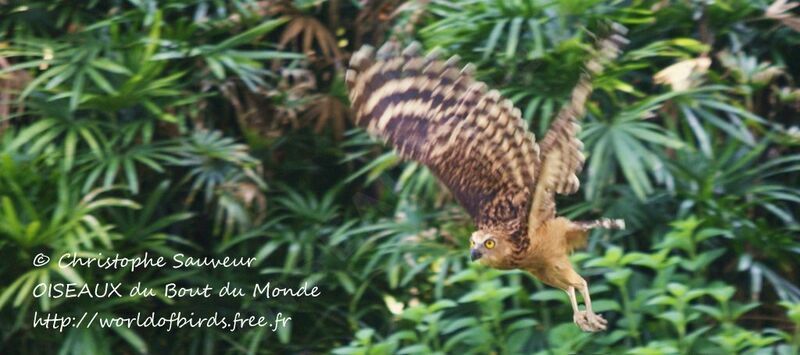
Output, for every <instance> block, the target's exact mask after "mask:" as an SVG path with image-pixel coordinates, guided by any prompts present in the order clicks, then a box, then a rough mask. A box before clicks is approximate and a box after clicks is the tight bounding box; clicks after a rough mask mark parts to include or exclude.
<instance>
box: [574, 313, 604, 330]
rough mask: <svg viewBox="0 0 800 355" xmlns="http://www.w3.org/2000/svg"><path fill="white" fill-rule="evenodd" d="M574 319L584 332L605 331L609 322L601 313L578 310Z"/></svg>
mask: <svg viewBox="0 0 800 355" xmlns="http://www.w3.org/2000/svg"><path fill="white" fill-rule="evenodd" d="M572 319H573V320H574V321H575V324H576V325H578V327H579V328H581V330H583V331H584V332H599V331H603V330H606V325H607V324H608V321H606V320H605V319H604V318H603V317H602V316H601V315H599V314H596V313H593V312H587V311H578V312H576V313H575V314H574V315H573V317H572Z"/></svg>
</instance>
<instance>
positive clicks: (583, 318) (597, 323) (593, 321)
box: [566, 278, 608, 332]
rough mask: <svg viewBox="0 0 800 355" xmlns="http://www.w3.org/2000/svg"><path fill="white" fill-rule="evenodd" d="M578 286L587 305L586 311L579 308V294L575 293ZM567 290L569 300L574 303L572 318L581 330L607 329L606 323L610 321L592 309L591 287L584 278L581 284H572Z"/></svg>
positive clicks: (597, 330) (595, 330) (596, 330)
mask: <svg viewBox="0 0 800 355" xmlns="http://www.w3.org/2000/svg"><path fill="white" fill-rule="evenodd" d="M576 288H577V289H578V290H579V291H580V293H581V296H582V297H583V303H584V304H585V305H586V310H584V311H581V310H580V309H578V300H577V296H576V295H575V289H576ZM566 291H567V295H568V296H569V301H570V303H571V304H572V311H573V315H572V320H573V321H575V324H577V325H578V327H580V328H581V330H583V331H585V332H599V331H601V330H606V324H608V321H606V320H605V319H604V318H603V317H602V316H600V315H599V314H596V313H594V312H593V311H592V299H591V298H590V297H589V287H588V285H587V284H586V281H585V280H583V278H581V283H580V284H579V286H577V287H576V286H570V287H568V288H567V290H566Z"/></svg>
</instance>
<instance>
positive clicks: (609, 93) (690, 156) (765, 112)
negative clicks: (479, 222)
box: [0, 0, 800, 354]
mask: <svg viewBox="0 0 800 355" xmlns="http://www.w3.org/2000/svg"><path fill="white" fill-rule="evenodd" d="M378 3H380V4H381V5H380V6H378V5H377V4H378ZM770 5H771V4H770V3H768V2H766V1H746V0H724V1H713V2H706V1H660V0H659V1H657V0H649V1H633V2H620V1H600V0H593V1H578V0H570V1H539V0H492V1H472V0H470V1H458V2H451V1H439V0H433V1H413V2H408V3H406V4H405V5H402V6H401V4H400V3H399V2H398V3H395V2H386V3H384V2H340V1H326V0H322V1H266V2H263V1H261V2H253V1H239V0H234V1H228V2H221V1H214V2H207V1H196V0H168V1H160V2H151V1H128V2H124V1H89V2H76V3H73V2H55V3H53V2H50V1H27V2H26V3H25V4H24V5H22V4H11V3H9V4H6V3H2V4H0V17H1V18H2V19H3V21H0V90H2V92H0V258H3V260H5V261H6V262H4V263H3V264H2V266H0V320H2V322H0V333H1V335H2V337H0V352H8V351H16V352H22V353H56V352H58V353H64V354H68V353H75V354H81V353H97V354H101V353H118V352H123V353H174V352H178V353H294V352H310V353H323V352H333V353H335V354H418V353H425V354H427V353H439V354H450V353H465V354H484V353H502V354H519V353H527V354H551V353H553V354H562V353H628V354H698V353H700V354H717V353H720V354H722V353H724V354H727V353H746V354H795V353H798V352H799V351H800V288H798V286H797V285H798V284H800V276H798V274H797V270H800V263H798V262H797V260H798V254H800V239H798V235H799V234H800V224H798V214H797V212H796V211H798V210H800V206H798V205H800V174H799V173H798V171H800V150H798V147H800V137H799V136H798V129H797V127H796V126H797V124H798V122H797V120H796V117H798V114H800V105H799V104H800V89H798V88H797V87H796V85H797V80H798V79H797V78H798V77H800V66H798V63H800V53H799V52H798V51H797V50H796V48H798V45H800V34H798V33H797V32H796V31H794V30H793V29H792V28H791V27H789V26H790V25H786V23H789V24H791V22H787V21H789V20H787V17H786V16H788V18H789V19H790V20H791V19H796V18H797V15H795V13H793V12H792V11H794V10H792V9H789V10H788V13H784V14H783V15H786V16H784V17H776V16H774V15H770V14H766V13H765V11H767V8H768V7H769V6H770ZM610 21H615V22H619V23H622V24H624V25H626V26H627V27H628V28H629V29H630V32H629V34H628V37H629V39H630V40H631V42H630V44H629V45H628V46H627V47H626V48H625V50H624V53H623V55H622V57H621V58H620V59H619V60H618V61H617V62H615V63H613V64H612V65H611V66H610V67H609V68H607V70H605V71H604V73H603V74H602V75H601V76H600V77H598V78H595V79H594V86H595V88H596V92H595V94H594V95H593V96H592V98H591V100H590V104H589V107H588V109H587V111H588V114H587V117H585V118H584V121H583V132H582V133H581V134H582V136H581V138H582V139H583V141H584V143H585V151H586V153H587V157H588V161H587V166H586V168H585V169H584V172H583V173H582V176H581V181H582V189H583V191H582V193H580V194H577V195H575V196H570V197H567V198H564V199H562V200H561V201H559V206H560V209H559V212H560V213H561V214H564V215H566V216H568V217H571V218H580V219H589V218H594V217H599V216H600V215H603V216H605V217H613V218H624V219H625V220H626V222H627V225H628V229H627V230H625V231H615V232H606V231H597V232H595V234H593V235H592V236H591V238H590V243H589V247H588V249H587V250H586V251H582V252H579V253H577V254H575V255H574V256H573V261H574V262H575V263H576V265H578V266H579V267H580V269H581V273H582V274H583V275H585V276H587V280H588V281H589V285H590V289H591V292H592V295H593V301H594V302H593V304H594V308H595V310H596V311H599V312H600V313H602V314H603V315H604V316H605V317H606V318H607V319H608V320H609V330H608V331H607V332H605V333H597V334H584V333H581V332H580V331H579V329H578V328H577V327H576V326H575V325H573V324H572V316H571V307H570V306H569V302H568V299H567V296H566V294H564V292H562V291H559V290H555V289H552V288H549V287H545V286H543V285H542V284H541V283H540V282H539V281H537V280H535V279H534V278H532V277H531V276H530V275H527V274H525V273H521V272H518V271H498V270H489V269H486V268H483V267H480V266H478V265H474V264H472V263H470V262H469V261H468V257H467V254H466V252H465V251H466V250H467V239H466V237H467V236H468V235H469V233H470V232H471V230H472V228H473V227H472V223H471V221H470V220H469V218H468V217H467V215H466V213H465V212H464V211H463V210H462V209H460V208H459V207H457V205H456V203H455V201H453V199H452V198H451V197H450V196H449V194H448V193H447V191H445V190H444V189H443V188H442V187H441V185H440V184H439V183H438V182H437V181H436V178H435V177H434V176H433V175H432V174H431V173H430V171H428V170H427V169H426V168H425V167H423V166H421V165H419V164H416V163H413V162H401V161H400V159H399V158H398V156H397V155H396V154H394V153H392V152H389V151H388V149H385V148H382V146H381V145H380V144H378V143H376V142H374V141H373V140H371V139H369V138H368V137H367V135H366V134H365V133H364V132H363V131H361V130H351V131H349V132H346V133H344V132H343V131H344V127H345V124H346V118H347V117H348V116H349V115H350V114H351V113H350V112H348V111H347V109H346V107H347V102H346V93H345V92H344V87H343V85H342V83H343V80H342V78H343V70H344V68H345V65H344V64H345V63H346V62H345V61H344V59H346V57H347V55H348V54H349V53H352V52H353V51H354V50H356V49H358V48H359V47H360V46H361V45H362V44H372V45H380V44H381V43H382V42H384V41H385V40H386V39H387V38H388V36H394V37H395V38H396V39H398V40H400V41H409V40H412V39H416V40H420V41H421V42H422V43H423V44H424V46H425V47H426V48H430V49H433V48H435V47H438V48H439V49H440V50H442V51H443V52H445V53H446V54H448V55H450V54H457V55H459V56H461V57H462V58H464V61H471V62H473V63H475V64H476V67H477V69H478V70H477V75H478V76H479V77H480V79H482V80H485V81H487V83H489V84H490V86H493V87H496V88H498V89H502V91H503V93H504V95H506V97H509V98H510V99H512V100H513V101H514V102H515V103H516V105H517V106H518V107H520V109H521V110H522V111H523V115H524V117H525V119H526V120H528V121H529V122H530V123H531V127H532V129H533V130H534V131H535V133H536V135H537V136H538V137H541V135H542V134H543V133H545V132H546V130H547V127H548V126H549V123H550V120H551V119H552V116H553V114H554V113H555V112H557V111H558V109H559V107H560V106H561V105H562V104H563V103H564V102H566V100H567V99H568V97H567V95H568V93H569V91H570V90H571V89H572V87H573V85H574V83H575V82H576V80H577V78H578V76H579V74H580V72H581V70H582V68H581V66H582V64H583V63H585V62H586V61H587V59H588V57H589V55H591V54H590V53H591V51H590V48H591V47H592V44H593V43H594V40H595V37H596V36H597V35H601V34H602V33H604V31H606V28H607V23H608V22H610ZM704 58H705V59H709V60H710V64H709V65H708V66H704V65H703V60H704ZM673 65H675V66H673ZM681 68H683V69H681ZM40 253H41V254H44V255H47V256H50V257H51V258H52V259H57V258H58V257H59V256H60V255H63V254H65V253H74V255H76V256H80V257H82V258H86V259H97V260H101V259H104V258H108V257H111V256H112V255H114V254H119V255H120V256H124V257H133V256H141V255H144V254H145V253H147V254H149V255H151V256H152V255H157V256H164V257H167V258H170V257H171V256H172V255H174V254H175V253H185V254H186V255H196V256H208V257H225V256H229V257H255V258H256V262H255V264H254V267H252V268H250V269H244V270H242V269H225V268H218V269H208V268H189V269H177V270H173V269H166V268H165V269H155V268H153V269H150V268H148V269H145V270H139V271H137V272H130V271H129V270H124V269H123V270H111V271H109V270H101V269H96V268H95V269H92V268H85V267H66V268H59V267H57V266H54V265H53V263H52V262H51V264H50V265H49V266H47V267H38V268H37V267H33V266H32V265H31V261H32V260H33V258H34V257H35V256H36V255H38V254H40ZM267 281H270V282H272V283H273V284H280V285H283V286H294V285H300V284H303V283H304V282H308V283H309V284H314V285H318V286H319V287H320V289H321V290H322V296H321V297H319V298H303V299H291V298H281V299H275V300H269V299H251V298H217V297H212V298H209V299H203V300H200V301H199V302H198V300H197V299H191V298H186V299H183V298H176V299H170V298H168V297H165V296H164V295H163V294H160V293H159V294H158V295H156V296H155V297H152V298H144V297H123V298H120V299H114V298H111V299H91V300H87V299H63V298H58V299H56V298H53V299H51V298H48V297H39V298H34V297H33V296H32V294H31V292H32V289H33V287H35V285H36V284H39V283H56V282H74V283H77V284H84V283H86V284H94V283H98V282H119V283H122V284H123V285H124V286H123V289H124V291H125V292H127V291H130V289H131V288H132V287H134V286H136V285H141V286H145V287H152V288H154V289H160V288H163V286H164V285H165V284H168V283H171V282H176V283H179V284H180V285H182V286H184V287H200V286H203V285H206V284H209V285H212V286H213V287H216V288H219V287H222V286H225V285H230V286H232V287H243V288H246V287H248V286H250V285H252V284H254V283H265V282H267ZM42 312H57V313H59V314H62V315H67V316H74V317H80V315H81V314H83V313H84V312H91V313H94V312H97V313H99V314H101V315H102V316H107V317H111V316H119V315H131V314H135V313H137V312H141V313H143V314H148V313H150V312H156V313H159V314H165V313H169V312H184V313H190V312H195V313H197V314H202V315H209V314H213V313H215V312H218V313H220V314H222V315H226V316H229V317H230V316H232V315H233V314H235V313H236V312H241V313H243V314H247V315H256V316H265V317H267V318H269V319H274V317H275V316H276V315H277V314H278V313H281V314H283V315H290V316H291V317H292V320H291V321H290V322H289V326H288V327H286V328H278V329H277V331H275V332H273V331H272V330H271V328H268V327H254V328H245V329H242V330H238V331H236V332H230V331H227V330H222V329H218V328H181V329H176V330H172V331H171V332H169V333H167V332H166V331H165V330H164V329H161V328H136V327H134V328H125V327H114V328H99V327H94V328H88V329H86V328H69V329H65V330H64V332H58V331H54V330H49V329H42V328H33V327H32V326H31V325H32V320H33V317H34V313H39V314H41V313H42Z"/></svg>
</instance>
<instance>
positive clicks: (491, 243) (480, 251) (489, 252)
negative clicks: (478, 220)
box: [469, 230, 511, 268]
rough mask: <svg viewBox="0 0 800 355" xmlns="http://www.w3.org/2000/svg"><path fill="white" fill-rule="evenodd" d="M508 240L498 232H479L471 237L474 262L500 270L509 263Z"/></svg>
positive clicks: (471, 253) (470, 249)
mask: <svg viewBox="0 0 800 355" xmlns="http://www.w3.org/2000/svg"><path fill="white" fill-rule="evenodd" d="M507 241H508V238H506V236H503V235H499V234H498V233H497V232H489V231H483V230H478V231H475V232H474V233H472V236H470V237H469V255H470V258H471V259H472V260H473V261H476V260H477V261H478V262H479V263H481V264H483V265H486V266H490V267H495V268H500V267H502V265H503V264H504V263H505V262H507V261H508V253H509V252H510V250H511V249H510V246H509V245H508V244H509V243H508V242H507Z"/></svg>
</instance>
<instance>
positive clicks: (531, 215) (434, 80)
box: [346, 26, 626, 332]
mask: <svg viewBox="0 0 800 355" xmlns="http://www.w3.org/2000/svg"><path fill="white" fill-rule="evenodd" d="M624 31H625V29H624V28H622V27H621V26H614V34H613V35H611V36H609V37H608V38H605V39H603V40H601V41H600V42H599V43H598V46H597V48H596V52H595V55H594V57H593V58H592V59H591V60H590V61H589V62H588V63H587V64H586V70H585V72H584V73H583V74H582V75H581V77H580V79H579V81H578V84H577V85H576V87H575V88H574V89H573V91H572V97H571V100H570V102H568V103H567V104H566V105H565V106H564V108H563V109H562V110H561V111H560V112H559V113H558V116H557V117H556V118H555V120H554V121H553V124H552V126H551V127H550V129H549V130H548V132H547V134H546V135H545V136H544V138H543V139H542V140H541V142H538V143H537V142H536V140H535V138H534V135H533V133H531V132H530V131H529V130H528V127H527V124H526V121H525V120H523V119H522V117H521V115H520V110H519V109H517V108H515V107H514V106H513V104H512V103H511V101H510V100H507V99H504V98H503V97H502V96H501V95H500V93H499V92H498V91H497V90H488V89H487V87H486V84H484V83H482V82H479V81H476V80H475V79H473V77H472V71H473V70H472V68H471V66H470V65H467V66H466V67H464V68H463V69H460V68H459V67H458V58H456V57H453V58H450V59H449V60H446V61H443V60H440V59H437V56H436V55H435V54H431V55H428V56H422V55H421V54H420V45H419V44H417V43H414V44H412V45H410V46H409V47H407V48H406V49H404V50H402V51H401V50H400V48H399V47H398V45H397V44H396V43H394V42H389V43H387V44H385V45H384V46H382V47H381V48H380V49H379V50H378V51H377V53H375V51H374V50H373V48H372V47H369V46H364V47H363V48H361V49H360V50H359V51H358V52H356V53H355V54H353V56H352V58H351V60H350V68H349V69H348V70H347V75H346V82H347V86H348V89H349V94H350V100H351V104H352V107H353V110H354V112H355V120H356V124H358V125H359V126H361V127H364V128H366V129H367V131H368V132H369V133H370V135H372V136H374V137H380V138H381V139H383V140H384V141H386V142H388V143H389V144H391V145H392V146H393V147H394V148H395V149H396V151H397V152H398V153H399V155H400V156H401V157H403V158H405V159H412V160H416V161H418V162H421V163H422V164H424V165H426V166H427V167H428V168H429V169H430V170H431V171H432V172H433V173H434V174H435V175H436V176H437V177H438V178H439V179H440V180H441V181H442V182H443V183H444V184H445V185H446V186H447V187H448V188H449V190H450V191H451V192H452V194H453V195H454V196H455V197H456V199H457V200H458V201H459V203H460V204H461V205H462V206H463V207H464V208H465V209H466V210H467V212H468V213H469V214H470V216H471V217H472V219H473V221H474V222H475V225H476V227H477V230H476V231H475V232H474V233H473V234H472V236H470V256H471V258H472V260H478V261H479V262H481V263H482V264H483V265H486V266H490V267H494V268H498V269H522V270H526V271H528V272H530V273H531V274H533V275H534V276H535V277H536V278H538V279H539V280H541V281H542V282H544V283H545V284H548V285H550V286H553V287H557V288H560V289H562V290H564V291H566V293H567V295H569V300H570V303H571V304H572V309H573V311H574V315H573V319H574V321H575V323H576V324H577V325H578V326H579V327H580V328H581V329H582V330H584V331H590V332H596V331H600V330H605V329H606V320H605V319H603V317H601V316H600V315H598V314H595V313H594V312H592V303H591V300H590V298H589V290H588V286H587V284H586V281H585V280H584V279H583V278H582V277H581V276H580V275H578V273H576V272H575V270H574V268H573V267H572V264H571V263H570V261H569V259H568V255H569V254H570V253H571V252H572V250H573V249H575V248H578V247H582V246H584V245H585V244H586V237H587V234H588V231H589V230H590V229H592V228H606V229H612V228H620V229H621V228H624V227H625V224H624V221H622V220H610V219H600V220H595V221H571V220H569V219H566V218H564V217H558V216H556V206H555V194H556V193H558V194H572V193H574V192H576V191H577V190H578V186H579V185H580V182H579V181H578V176H577V174H578V173H579V172H580V170H581V168H582V167H583V163H584V156H583V154H582V153H581V149H582V148H583V144H582V143H581V141H580V140H578V138H577V133H578V132H579V130H580V126H579V125H578V119H580V118H581V116H583V114H584V106H585V103H586V100H587V98H588V96H589V95H590V93H591V91H592V85H591V78H592V76H593V75H596V74H597V73H599V72H600V71H601V70H602V67H603V65H604V64H605V63H606V62H608V61H610V60H612V59H613V58H615V57H616V56H617V55H618V53H619V48H620V47H621V46H622V45H623V44H624V43H625V42H626V40H625V39H624V37H622V34H624ZM576 291H578V292H580V293H581V296H582V297H583V302H584V304H585V305H586V307H585V308H586V309H585V310H583V311H581V310H579V309H578V302H577V298H576Z"/></svg>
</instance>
